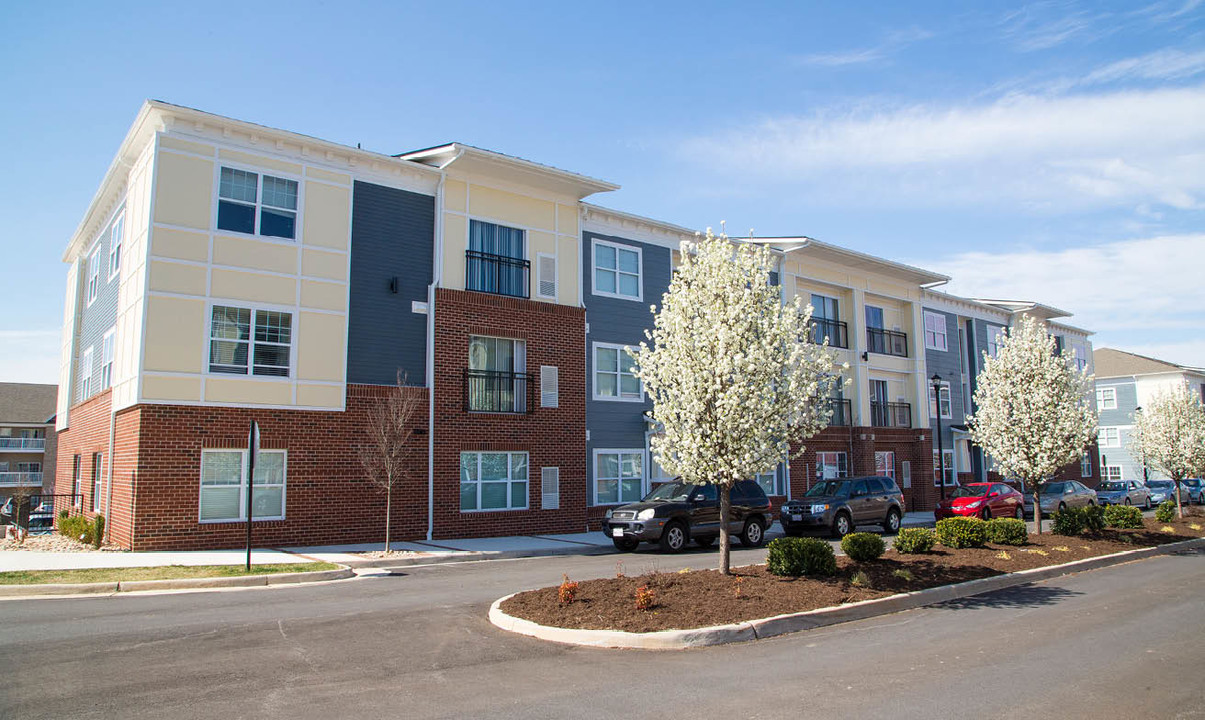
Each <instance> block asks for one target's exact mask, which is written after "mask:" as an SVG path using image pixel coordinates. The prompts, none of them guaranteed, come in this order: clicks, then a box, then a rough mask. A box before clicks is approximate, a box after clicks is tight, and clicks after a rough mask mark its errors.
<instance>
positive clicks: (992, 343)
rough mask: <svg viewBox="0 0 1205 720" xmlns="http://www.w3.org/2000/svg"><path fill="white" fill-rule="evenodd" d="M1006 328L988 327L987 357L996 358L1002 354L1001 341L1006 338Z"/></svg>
mask: <svg viewBox="0 0 1205 720" xmlns="http://www.w3.org/2000/svg"><path fill="white" fill-rule="evenodd" d="M1004 334H1005V333H1004V328H1003V327H1001V326H999V325H988V326H987V356H988V357H993V358H994V357H996V355H998V354H999V353H1000V339H1001V338H1002V337H1004Z"/></svg>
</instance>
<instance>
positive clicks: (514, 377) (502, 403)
mask: <svg viewBox="0 0 1205 720" xmlns="http://www.w3.org/2000/svg"><path fill="white" fill-rule="evenodd" d="M530 389H531V383H530V382H528V376H527V374H526V373H515V372H500V371H495V370H465V371H464V409H465V410H467V411H469V412H487V413H515V414H522V413H526V412H530V411H531V398H530V397H529V396H528V393H529V391H530Z"/></svg>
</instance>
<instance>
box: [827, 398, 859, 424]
mask: <svg viewBox="0 0 1205 720" xmlns="http://www.w3.org/2000/svg"><path fill="white" fill-rule="evenodd" d="M828 406H829V407H830V408H832V411H833V416H832V417H831V418H829V421H828V425H829V427H838V426H839V427H848V426H849V425H853V418H854V414H853V410H852V408H851V406H850V403H849V401H848V400H842V399H841V398H829V399H828Z"/></svg>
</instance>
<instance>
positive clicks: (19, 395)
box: [0, 383, 59, 501]
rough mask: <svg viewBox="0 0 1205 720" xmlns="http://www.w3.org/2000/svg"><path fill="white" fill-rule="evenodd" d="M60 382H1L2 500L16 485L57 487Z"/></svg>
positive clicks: (48, 488)
mask: <svg viewBox="0 0 1205 720" xmlns="http://www.w3.org/2000/svg"><path fill="white" fill-rule="evenodd" d="M58 392H59V388H58V386H57V385H42V384H35V383H0V501H5V500H7V499H8V498H9V497H10V496H11V495H12V494H13V491H14V489H16V488H21V487H35V488H38V491H39V492H53V490H54V458H55V433H54V408H55V402H56V399H57V398H58Z"/></svg>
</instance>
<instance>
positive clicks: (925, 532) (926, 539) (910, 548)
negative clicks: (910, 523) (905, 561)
mask: <svg viewBox="0 0 1205 720" xmlns="http://www.w3.org/2000/svg"><path fill="white" fill-rule="evenodd" d="M935 542H937V538H936V537H935V536H934V535H933V531H932V530H930V529H929V528H904V529H903V530H900V532H899V534H898V535H896V536H895V551H896V552H898V553H903V554H905V555H919V554H921V553H927V552H929V551H930V550H932V549H933V544H934V543H935Z"/></svg>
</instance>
